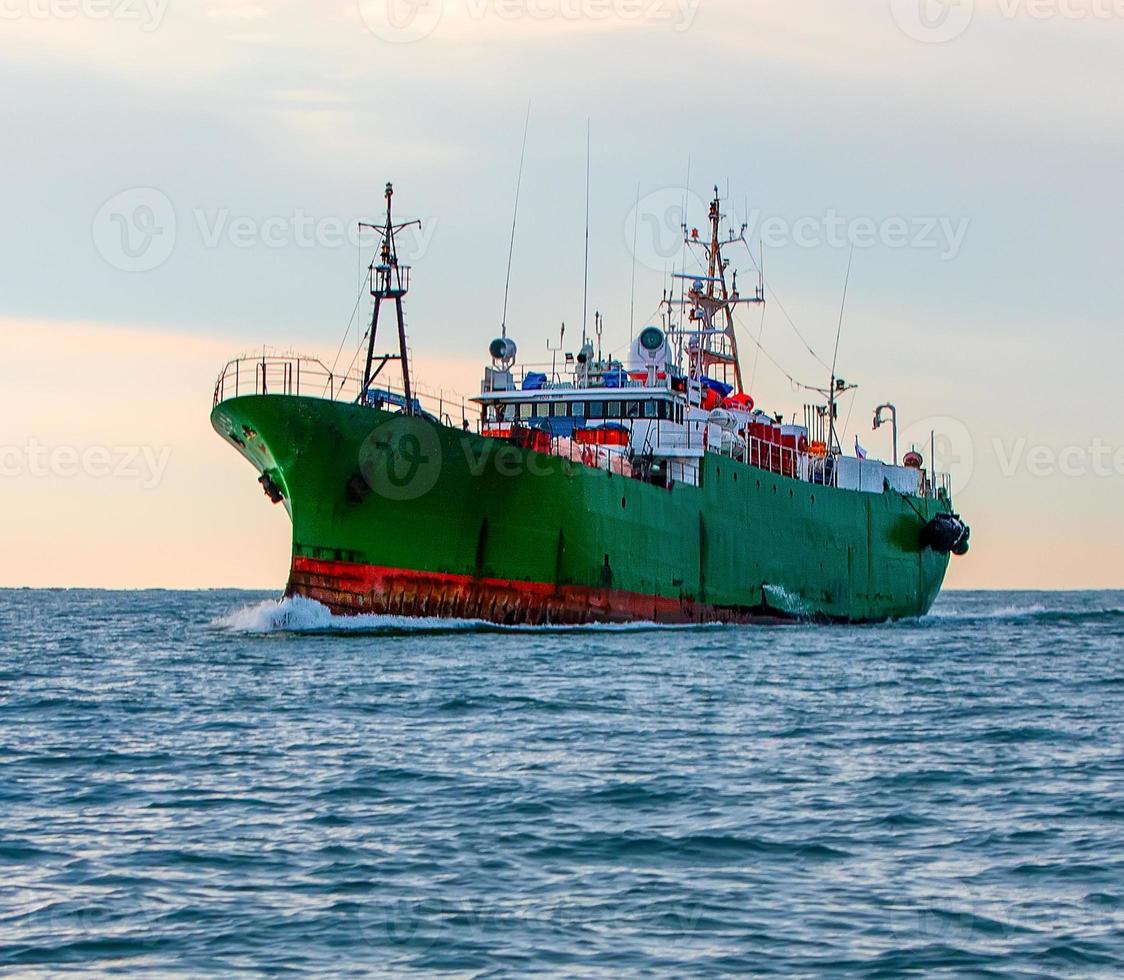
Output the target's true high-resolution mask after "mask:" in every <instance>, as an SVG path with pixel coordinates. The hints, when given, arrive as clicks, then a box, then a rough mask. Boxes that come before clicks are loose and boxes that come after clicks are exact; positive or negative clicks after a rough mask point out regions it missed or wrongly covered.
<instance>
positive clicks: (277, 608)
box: [211, 596, 728, 634]
mask: <svg viewBox="0 0 1124 980" xmlns="http://www.w3.org/2000/svg"><path fill="white" fill-rule="evenodd" d="M211 626H212V627H214V628H216V629H223V630H228V631H230V632H234V633H337V632H339V633H357V634H372V633H374V634H401V633H466V632H476V633H569V632H597V633H602V632H608V633H621V632H649V631H652V630H661V631H662V630H698V629H707V630H711V629H725V628H728V627H725V626H724V625H723V624H722V623H707V624H704V625H702V626H699V625H694V624H688V625H663V624H660V623H650V622H639V623H587V624H583V625H580V626H522V625H521V626H501V625H499V624H497V623H490V622H488V621H486V620H482V619H441V618H439V617H436V616H431V617H417V618H414V617H409V616H388V615H376V614H371V613H367V614H362V615H358V616H337V615H335V614H334V613H333V612H332V611H331V610H330V609H329V608H328V607H327V606H325V605H323V604H322V603H320V602H317V601H316V600H315V599H309V598H307V597H306V596H292V597H290V598H285V599H267V600H266V601H265V602H258V603H254V604H252V605H249V606H244V607H242V608H241V609H236V610H235V611H233V612H231V613H228V614H227V615H225V616H220V617H218V618H217V619H214V620H212V621H211Z"/></svg>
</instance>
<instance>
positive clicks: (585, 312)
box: [582, 119, 590, 347]
mask: <svg viewBox="0 0 1124 980" xmlns="http://www.w3.org/2000/svg"><path fill="white" fill-rule="evenodd" d="M589 156H590V122H589V120H588V119H586V121H585V286H584V288H583V292H582V347H584V346H585V341H586V334H587V332H588V326H589Z"/></svg>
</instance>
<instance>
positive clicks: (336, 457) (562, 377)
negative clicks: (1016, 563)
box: [211, 184, 970, 626]
mask: <svg viewBox="0 0 1124 980" xmlns="http://www.w3.org/2000/svg"><path fill="white" fill-rule="evenodd" d="M393 197H394V188H393V186H392V185H391V184H387V186H386V189H385V200H386V216H385V221H381V220H380V223H379V224H374V225H370V224H369V225H365V226H364V227H366V228H368V229H374V230H375V231H377V233H378V235H379V240H378V245H377V248H376V250H375V254H374V258H373V259H372V261H371V262H370V265H369V266H368V268H367V275H366V278H365V282H364V287H363V294H366V293H367V292H369V294H370V300H369V303H370V307H371V316H370V320H369V325H368V326H367V328H366V334H365V336H364V338H363V341H362V343H361V344H360V345H358V346H357V348H356V357H355V359H354V360H353V362H352V363H353V367H350V368H348V369H347V370H343V371H339V370H336V366H335V365H333V366H329V365H327V364H326V363H325V362H323V361H321V360H319V359H317V358H314V357H305V356H300V355H296V354H280V353H262V354H260V355H259V354H254V355H247V356H243V357H238V358H234V359H233V360H231V361H230V362H228V363H227V364H226V365H225V366H224V367H223V369H222V371H221V373H220V375H219V377H218V379H217V382H216V384H215V389H214V398H213V404H212V411H211V423H212V425H213V428H214V429H215V431H216V432H217V433H218V434H219V435H220V436H221V437H222V438H223V439H224V440H225V441H226V442H227V443H229V444H230V445H231V446H232V447H233V448H234V449H235V450H237V452H239V453H240V454H241V455H242V456H243V457H245V459H246V460H247V461H248V462H249V463H250V464H251V465H252V466H253V468H254V470H255V472H256V473H257V481H258V483H259V485H260V487H261V489H262V490H263V491H264V494H265V496H266V497H267V498H268V500H270V501H271V502H272V503H273V504H276V505H279V506H283V507H284V508H285V510H286V511H287V512H288V515H289V517H290V519H291V524H292V561H291V567H290V569H289V575H288V585H287V587H286V595H287V596H304V597H307V598H309V599H312V600H315V601H316V602H319V603H321V604H323V605H324V606H326V607H327V608H328V609H330V610H331V611H332V612H333V613H335V614H337V615H361V614H368V615H369V614H374V615H394V616H405V617H439V618H450V619H465V620H477V621H485V622H489V623H496V624H505V625H515V624H520V625H522V624H527V625H543V626H550V625H558V626H565V625H573V624H594V623H625V622H651V623H656V624H665V623H678V624H691V623H712V622H720V623H777V622H787V621H794V620H799V621H818V622H839V623H867V622H878V621H886V620H893V619H899V618H906V617H917V616H922V615H924V614H926V613H927V612H928V611H929V609H930V607H931V606H932V604H933V602H934V600H935V599H936V597H937V595H938V593H939V592H940V589H941V587H942V584H943V582H944V578H945V575H946V572H947V569H948V566H949V563H950V560H951V556H960V555H964V554H965V553H966V552H967V551H968V546H969V537H970V531H969V528H968V526H967V525H966V524H965V522H964V521H963V520H962V519H961V517H960V516H959V515H958V514H957V513H956V512H955V510H954V508H953V500H952V493H951V486H950V480H949V477H948V475H947V474H940V473H937V472H935V471H934V470H933V468H932V460H931V459H930V462H929V465H928V466H926V464H925V460H924V458H923V455H922V453H921V452H918V451H917V448H916V447H913V448H911V449H910V451H909V452H908V453H906V454H905V456H904V458H903V459H902V462H901V464H900V465H899V463H898V459H897V417H896V409H895V408H894V407H893V406H883V407H882V409H880V410H879V413H880V414H879V416H877V417H876V419H875V422H876V425H877V424H878V423H879V422H881V421H883V415H882V414H881V413H883V410H889V411H890V412H891V413H892V421H893V422H894V440H895V445H894V459H893V461H892V462H883V461H879V460H876V459H872V458H867V457H866V456H865V454H864V453H862V452H861V451H856V452H855V454H853V455H852V454H850V453H848V452H845V451H844V449H843V447H842V446H841V445H840V442H841V437H840V432H839V429H840V426H839V424H838V417H839V399H840V396H841V395H842V394H843V393H844V392H845V391H847V390H849V387H850V386H848V385H847V384H846V383H845V382H844V381H842V380H841V379H840V378H838V377H835V376H834V375H835V372H834V369H833V370H832V377H831V378H830V379H826V378H825V381H826V382H827V383H826V384H825V385H824V386H823V387H822V388H817V389H814V390H815V394H816V396H815V399H814V400H813V401H812V402H811V403H809V404H806V405H804V406H802V415H801V416H799V417H798V416H796V415H793V416H791V417H790V418H789V419H788V421H787V422H786V420H785V416H784V414H783V413H782V412H779V411H772V410H770V411H765V410H764V409H763V408H762V407H759V406H758V405H756V404H755V401H754V398H753V395H752V394H751V393H750V392H749V391H747V390H746V386H745V385H744V383H743V373H742V366H741V362H740V359H739V352H738V344H737V331H736V329H735V324H736V322H737V320H736V314H737V311H738V309H739V308H740V307H744V306H746V305H749V304H761V303H764V302H765V300H766V297H765V280H764V276H763V274H760V271H759V270H758V276H757V280H756V285H755V286H754V287H753V288H752V289H751V290H750V291H749V292H748V293H747V295H744V296H743V295H742V294H741V293H740V291H739V288H738V285H737V274H736V272H733V273H731V271H730V265H731V260H730V259H729V258H728V257H727V255H726V253H727V252H728V251H729V250H730V249H732V248H734V247H737V246H738V244H739V236H738V233H737V232H736V230H735V229H733V228H729V229H724V222H725V220H726V216H725V215H724V214H723V212H722V202H721V200H720V198H719V195H718V192H717V190H715V194H714V199H713V202H712V203H711V205H710V211H709V215H708V225H704V226H703V231H701V232H700V230H699V229H697V228H694V229H690V230H688V228H687V227H686V226H684V228H683V233H684V248H685V249H686V250H688V251H692V252H694V253H695V254H696V258H697V260H698V261H697V263H696V264H697V267H698V268H697V270H693V271H691V272H687V271H684V272H682V273H679V274H677V275H676V276H675V277H674V279H673V280H672V281H670V282H669V283H665V288H664V294H663V301H662V303H661V306H660V311H661V312H660V316H659V318H658V319H659V322H658V323H652V324H649V325H647V326H644V327H643V329H640V330H638V331H636V333H635V336H634V337H633V338H632V339H631V340H630V342H629V343H628V346H627V348H624V347H623V346H622V348H621V351H622V353H621V355H620V356H616V355H614V354H612V353H606V352H605V351H604V350H603V349H602V333H603V329H604V323H603V320H602V318H601V317H600V315H597V316H596V317H595V322H594V329H592V330H588V331H587V330H586V329H585V327H584V325H583V331H582V336H581V338H580V341H579V342H577V343H575V344H574V345H573V346H574V349H573V350H571V351H566V350H565V343H564V341H565V328H564V327H563V328H562V331H561V332H560V334H559V339H558V343H557V344H554V345H552V344H551V343H550V342H549V341H548V344H547V347H548V350H550V351H551V354H552V361H551V363H549V364H545V363H542V364H527V363H524V362H523V361H522V360H521V358H520V354H519V348H518V346H517V344H516V342H515V339H514V338H513V337H511V336H509V331H508V327H507V323H506V315H505V317H504V322H503V325H502V330H500V331H497V333H499V334H500V336H498V337H495V339H493V340H491V341H490V343H489V344H488V348H487V350H488V357H487V359H486V363H485V364H484V366H483V380H482V383H481V385H480V390H479V392H478V393H477V394H475V395H474V396H472V397H471V398H461V399H457V398H455V397H447V396H445V395H443V394H440V393H435V392H433V391H431V390H428V389H423V388H422V386H421V385H420V384H419V383H418V382H417V379H416V378H415V372H414V370H413V364H412V362H411V357H412V355H411V347H410V344H409V341H408V338H407V330H406V318H405V312H404V301H405V297H406V295H407V293H408V291H409V289H410V276H411V269H410V266H409V265H407V264H405V263H402V262H400V261H399V255H398V251H399V247H398V237H399V235H400V234H401V233H402V231H403V230H404V229H406V228H408V227H410V226H411V225H412V224H414V222H397V221H396V219H395V215H394V213H393ZM740 242H741V244H744V243H745V241H744V228H743V229H742V232H741V236H740ZM750 255H751V256H752V252H751V251H750ZM383 321H385V323H384V322H383ZM363 322H364V323H368V321H367V319H366V317H365V316H364V318H363ZM386 323H389V324H390V326H389V328H388V327H386ZM380 327H381V328H383V329H381V330H380ZM486 339H487V338H486V337H485V338H484V340H486ZM483 342H484V341H483V340H482V345H481V346H482V347H483ZM482 360H485V359H483V358H482ZM391 378H393V381H392V380H391ZM855 445H856V449H857V447H858V440H857V439H856V442H855Z"/></svg>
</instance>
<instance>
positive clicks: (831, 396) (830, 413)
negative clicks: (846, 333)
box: [828, 245, 855, 447]
mask: <svg viewBox="0 0 1124 980" xmlns="http://www.w3.org/2000/svg"><path fill="white" fill-rule="evenodd" d="M854 260H855V246H854V245H852V246H851V254H850V255H849V256H847V277H846V279H844V280H843V302H842V303H841V304H840V306H839V326H838V327H837V328H836V330H835V353H834V354H833V355H832V357H831V387H830V388H829V389H828V399H829V403H828V416H829V422H828V424H829V426H830V432H829V439H828V446H829V447H832V446H834V445H835V413H836V408H835V395H836V389H837V388H843V389H844V390H846V386H845V385H844V384H842V383H837V382H836V379H835V365H836V363H837V362H838V360H839V338H840V337H841V336H842V335H843V312H844V311H845V310H846V309H847V287H848V286H850V285H851V263H852V262H853V261H854Z"/></svg>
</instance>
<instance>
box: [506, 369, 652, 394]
mask: <svg viewBox="0 0 1124 980" xmlns="http://www.w3.org/2000/svg"><path fill="white" fill-rule="evenodd" d="M606 373H608V374H612V375H616V377H614V381H616V382H617V383H616V384H613V385H612V386H611V387H610V386H608V385H605V384H600V383H598V384H586V385H584V386H580V385H579V384H578V376H577V371H576V370H575V368H574V367H572V366H571V365H570V364H569V363H567V364H565V365H561V366H560V365H559V364H558V363H557V362H551V363H549V364H525V363H521V364H519V365H518V366H517V367H515V368H513V369H512V371H511V389H509V390H512V391H524V390H526V391H529V392H531V393H533V392H535V391H584V390H586V389H589V388H592V389H594V390H601V389H603V388H605V389H608V390H616V389H622V390H623V389H627V388H647V387H650V386H649V385H648V383H647V380H646V379H645V380H643V381H641V380H637V379H636V378H632V377H630V376H629V372H628V370H627V369H625V368H621V369H620V374H619V375H617V371H616V370H614V371H611V372H601V371H598V372H596V373H594V374H593V375H592V377H593V378H594V379H598V378H601V379H603V378H604V376H605V374H606ZM528 375H546V380H545V381H544V382H543V383H542V385H541V387H537V388H533V389H524V387H523V385H524V384H525V383H526V381H527V377H528ZM670 386H671V382H670V381H669V380H668V379H667V378H666V377H664V378H659V379H658V380H657V382H656V387H658V388H670ZM486 393H490V392H486Z"/></svg>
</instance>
